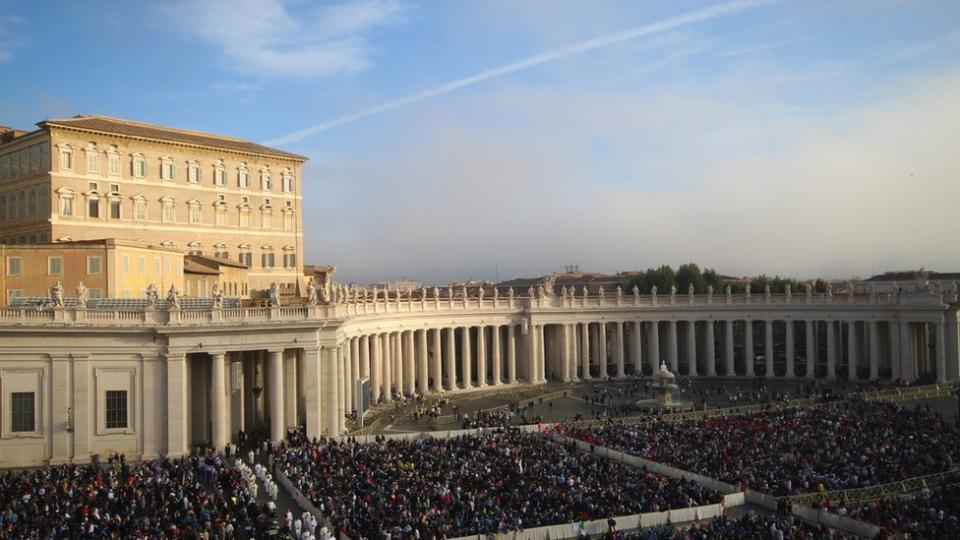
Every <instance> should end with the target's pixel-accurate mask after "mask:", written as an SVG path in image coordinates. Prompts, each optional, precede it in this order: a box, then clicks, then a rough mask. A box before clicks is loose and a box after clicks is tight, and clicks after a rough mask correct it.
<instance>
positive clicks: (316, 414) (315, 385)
mask: <svg viewBox="0 0 960 540" xmlns="http://www.w3.org/2000/svg"><path fill="white" fill-rule="evenodd" d="M303 356H304V361H303V371H304V381H303V394H304V396H303V397H304V406H305V407H306V409H307V411H306V413H307V414H306V417H307V438H308V439H313V438H315V437H320V436H322V435H323V429H322V425H323V422H322V419H321V403H320V388H321V386H322V383H321V381H320V364H321V357H320V349H304V350H303Z"/></svg>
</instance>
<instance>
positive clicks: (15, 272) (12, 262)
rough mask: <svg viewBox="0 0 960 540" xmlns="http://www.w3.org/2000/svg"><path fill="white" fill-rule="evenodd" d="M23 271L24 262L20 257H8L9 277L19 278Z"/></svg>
mask: <svg viewBox="0 0 960 540" xmlns="http://www.w3.org/2000/svg"><path fill="white" fill-rule="evenodd" d="M22 270H23V261H22V260H21V259H20V257H7V275H8V276H19V275H20V272H21V271H22Z"/></svg>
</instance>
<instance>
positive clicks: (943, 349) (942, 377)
mask: <svg viewBox="0 0 960 540" xmlns="http://www.w3.org/2000/svg"><path fill="white" fill-rule="evenodd" d="M934 326H935V327H936V329H937V382H938V383H945V382H947V340H946V336H945V335H944V328H945V325H944V324H943V323H942V322H941V323H938V324H936V325H934Z"/></svg>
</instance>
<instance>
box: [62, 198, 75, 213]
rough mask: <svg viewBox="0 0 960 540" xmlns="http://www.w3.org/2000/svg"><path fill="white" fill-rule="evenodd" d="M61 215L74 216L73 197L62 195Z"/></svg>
mask: <svg viewBox="0 0 960 540" xmlns="http://www.w3.org/2000/svg"><path fill="white" fill-rule="evenodd" d="M60 215H61V216H69V217H72V216H73V197H72V196H69V197H61V198H60Z"/></svg>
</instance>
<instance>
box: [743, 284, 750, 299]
mask: <svg viewBox="0 0 960 540" xmlns="http://www.w3.org/2000/svg"><path fill="white" fill-rule="evenodd" d="M743 292H744V293H745V294H746V295H747V298H750V294H751V292H752V287H750V284H749V283H747V286H746V287H744V288H743Z"/></svg>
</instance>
